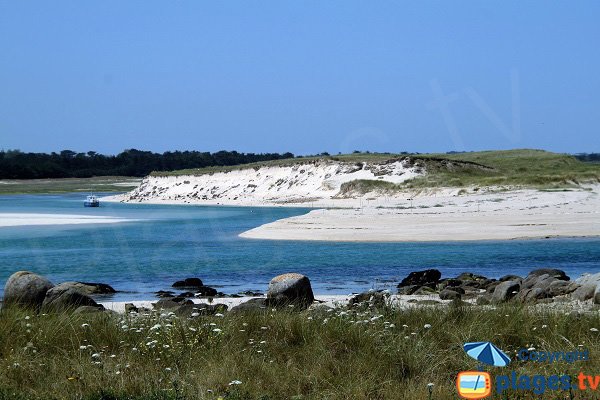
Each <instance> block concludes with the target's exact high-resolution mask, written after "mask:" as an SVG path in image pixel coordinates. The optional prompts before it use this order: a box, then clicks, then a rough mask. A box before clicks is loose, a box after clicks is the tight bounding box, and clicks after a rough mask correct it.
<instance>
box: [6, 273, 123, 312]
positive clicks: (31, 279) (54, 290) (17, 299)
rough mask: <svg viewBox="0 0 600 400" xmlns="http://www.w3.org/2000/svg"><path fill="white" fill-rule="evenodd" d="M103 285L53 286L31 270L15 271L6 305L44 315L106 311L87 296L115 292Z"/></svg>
mask: <svg viewBox="0 0 600 400" xmlns="http://www.w3.org/2000/svg"><path fill="white" fill-rule="evenodd" d="M114 292H115V290H114V289H113V288H112V287H110V286H109V285H105V284H101V283H84V282H65V283H61V284H59V285H56V286H55V285H53V284H52V282H50V281H49V280H48V279H46V278H44V277H43V276H40V275H38V274H34V273H33V272H29V271H18V272H15V273H14V274H12V275H11V276H10V278H8V280H7V281H6V285H5V286H4V305H5V306H9V307H10V306H20V307H25V308H31V309H34V310H42V311H44V312H55V311H76V312H93V311H103V310H104V307H103V306H101V305H100V304H98V303H96V302H95V301H94V300H93V299H92V298H91V297H90V296H89V295H88V294H98V293H114Z"/></svg>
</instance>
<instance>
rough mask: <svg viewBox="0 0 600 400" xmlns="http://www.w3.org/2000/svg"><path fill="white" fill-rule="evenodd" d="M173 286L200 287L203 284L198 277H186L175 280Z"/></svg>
mask: <svg viewBox="0 0 600 400" xmlns="http://www.w3.org/2000/svg"><path fill="white" fill-rule="evenodd" d="M172 286H173V287H174V288H193V289H195V288H200V287H202V286H204V283H202V280H200V279H199V278H186V279H184V280H182V281H177V282H175V283H174V284H173V285H172Z"/></svg>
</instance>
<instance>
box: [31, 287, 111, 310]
mask: <svg viewBox="0 0 600 400" xmlns="http://www.w3.org/2000/svg"><path fill="white" fill-rule="evenodd" d="M82 306H88V307H96V308H99V309H101V310H103V309H104V307H103V306H101V305H100V304H98V303H96V302H95V301H94V300H93V299H92V298H91V297H89V296H87V295H85V294H83V293H80V292H78V291H77V290H74V289H71V288H69V287H60V286H56V287H54V288H52V289H50V290H48V292H47V293H46V297H45V298H44V302H43V303H42V310H44V311H52V312H61V311H73V310H75V309H77V308H79V307H82Z"/></svg>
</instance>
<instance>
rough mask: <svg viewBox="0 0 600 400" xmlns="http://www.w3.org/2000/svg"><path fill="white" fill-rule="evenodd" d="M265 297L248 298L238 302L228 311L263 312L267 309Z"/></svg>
mask: <svg viewBox="0 0 600 400" xmlns="http://www.w3.org/2000/svg"><path fill="white" fill-rule="evenodd" d="M268 307H269V306H268V304H267V299H265V298H256V299H250V300H248V301H246V302H243V303H240V304H238V305H237V306H235V307H232V308H231V310H230V311H229V312H230V313H234V314H235V313H245V312H257V311H260V312H264V311H266V310H267V309H268Z"/></svg>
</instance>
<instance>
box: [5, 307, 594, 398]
mask: <svg viewBox="0 0 600 400" xmlns="http://www.w3.org/2000/svg"><path fill="white" fill-rule="evenodd" d="M550 310H551V309H546V311H543V310H539V309H529V308H526V307H523V306H516V305H507V306H502V307H498V308H494V309H490V308H487V309H486V308H479V307H476V306H469V307H466V306H461V305H450V306H436V307H428V306H415V307H414V308H411V309H407V310H403V311H398V310H396V309H393V308H388V307H380V308H368V307H366V306H365V307H354V308H352V309H346V310H344V309H341V308H340V309H331V311H326V310H314V311H304V312H294V311H273V310H270V309H269V310H265V311H264V312H257V313H248V314H245V313H244V314H225V316H218V315H215V316H206V317H197V318H193V319H180V318H177V317H175V316H173V315H167V314H163V315H162V316H161V315H160V314H157V313H153V314H150V315H148V316H135V315H122V316H111V315H105V314H103V315H94V314H89V315H81V314H79V315H77V314H48V315H44V314H39V315H36V314H34V313H28V312H26V311H22V310H21V311H20V310H2V313H0V354H1V355H2V357H1V358H0V398H1V399H40V400H41V399H44V400H52V399H67V398H68V399H86V400H100V399H103V400H112V399H130V400H132V399H139V400H141V399H156V400H158V399H165V400H167V399H169V400H170V399H172V400H184V399H185V400H188V399H190V400H191V399H211V400H217V399H230V400H241V399H245V400H251V399H257V400H258V399H260V400H270V399H272V400H275V399H296V400H301V399H330V400H335V399H357V400H359V399H416V400H418V399H436V400H441V399H456V398H457V395H456V387H455V379H456V375H457V373H458V372H460V371H465V370H467V371H468V370H473V369H475V368H477V365H478V363H477V361H475V360H473V359H471V358H469V357H468V356H467V355H466V354H465V353H464V351H463V349H462V345H463V344H464V343H465V342H470V341H481V340H492V341H493V343H494V344H495V345H497V346H498V347H500V348H501V349H502V350H503V351H505V352H506V353H507V354H508V355H509V356H510V357H511V358H512V362H511V364H510V365H509V366H508V367H505V368H502V369H498V368H496V369H493V371H492V368H490V367H488V368H486V369H487V370H488V371H491V372H493V373H494V374H510V373H512V371H516V372H517V373H518V374H519V375H529V376H531V375H536V374H542V375H550V374H559V375H563V374H566V375H570V376H572V380H573V382H576V378H575V377H576V376H577V374H578V373H579V372H580V371H581V370H582V369H584V370H585V372H588V373H593V372H595V371H598V370H600V340H599V339H600V336H599V335H600V334H599V333H598V329H597V328H600V319H599V317H598V314H597V313H590V314H581V315H579V314H578V315H574V314H568V313H565V312H551V311H550ZM580 346H581V347H580ZM531 347H535V349H536V350H537V351H551V352H556V351H564V352H569V351H577V350H580V351H583V350H588V351H589V361H578V362H575V363H572V364H569V363H566V362H556V363H536V362H527V361H518V360H517V359H516V354H517V351H518V350H519V349H527V348H531ZM429 383H432V384H433V387H432V393H431V396H430V394H429V390H428V384H429ZM546 394H547V395H548V396H549V397H547V398H558V397H555V396H562V397H561V398H565V397H564V396H568V392H567V393H565V392H562V391H555V392H554V393H552V391H550V392H548V393H546ZM590 394H592V395H593V393H590ZM494 398H495V397H494ZM498 398H500V396H499V397H498ZM502 398H539V395H536V394H534V393H533V392H532V391H531V390H530V391H515V390H509V391H506V392H504V393H503V396H502ZM545 398H546V397H545ZM577 398H579V397H577ZM586 398H587V397H586Z"/></svg>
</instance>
